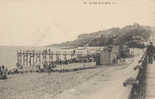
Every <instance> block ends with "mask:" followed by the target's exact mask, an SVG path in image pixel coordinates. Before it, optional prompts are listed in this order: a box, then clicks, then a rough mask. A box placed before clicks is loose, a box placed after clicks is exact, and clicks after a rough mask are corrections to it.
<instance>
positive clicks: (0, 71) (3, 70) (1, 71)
mask: <svg viewBox="0 0 155 99" xmlns="http://www.w3.org/2000/svg"><path fill="white" fill-rule="evenodd" d="M7 73H8V69H7V67H5V66H4V65H2V66H0V79H7Z"/></svg>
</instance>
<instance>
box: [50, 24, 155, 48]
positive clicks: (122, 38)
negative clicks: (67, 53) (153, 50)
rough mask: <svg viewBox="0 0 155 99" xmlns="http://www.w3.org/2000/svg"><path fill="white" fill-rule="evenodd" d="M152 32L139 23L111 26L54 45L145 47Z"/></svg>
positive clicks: (149, 28)
mask: <svg viewBox="0 0 155 99" xmlns="http://www.w3.org/2000/svg"><path fill="white" fill-rule="evenodd" d="M151 32H152V28H151V27H149V26H142V25H139V24H133V25H127V26H125V27H123V28H111V29H108V30H104V31H97V32H94V33H89V34H81V35H79V36H78V39H76V40H74V41H68V42H64V43H61V44H55V45H52V46H65V47H66V46H68V47H69V46H72V47H73V46H74V47H78V46H106V45H122V44H127V45H129V46H130V47H143V46H144V44H143V42H146V41H147V40H148V39H149V37H150V35H151Z"/></svg>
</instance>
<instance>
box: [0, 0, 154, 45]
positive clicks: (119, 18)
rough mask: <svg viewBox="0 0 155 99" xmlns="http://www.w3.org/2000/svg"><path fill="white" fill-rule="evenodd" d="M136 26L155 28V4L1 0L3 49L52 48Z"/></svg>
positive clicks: (124, 0) (134, 0)
mask: <svg viewBox="0 0 155 99" xmlns="http://www.w3.org/2000/svg"><path fill="white" fill-rule="evenodd" d="M84 2H87V3H88V2H114V4H85V3H84ZM134 23H139V24H141V25H149V26H155V1H154V0H0V35H1V36H0V45H8V46H10V45H16V46H17V45H24V46H40V45H49V44H55V43H61V42H64V41H70V40H75V39H76V38H77V36H78V35H79V34H83V33H91V32H95V31H99V30H104V29H108V28H112V27H123V26H125V25H129V24H134Z"/></svg>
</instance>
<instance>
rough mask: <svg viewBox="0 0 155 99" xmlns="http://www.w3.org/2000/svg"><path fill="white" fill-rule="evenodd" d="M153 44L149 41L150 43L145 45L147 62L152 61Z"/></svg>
mask: <svg viewBox="0 0 155 99" xmlns="http://www.w3.org/2000/svg"><path fill="white" fill-rule="evenodd" d="M154 49H155V48H154V46H153V43H152V42H150V45H149V46H147V56H148V62H149V63H151V64H152V63H153V56H154Z"/></svg>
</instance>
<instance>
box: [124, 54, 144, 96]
mask: <svg viewBox="0 0 155 99" xmlns="http://www.w3.org/2000/svg"><path fill="white" fill-rule="evenodd" d="M146 67H147V54H146V51H144V54H143V56H142V57H141V59H140V60H139V61H138V65H137V66H136V67H135V68H134V70H137V74H136V75H135V78H133V79H131V78H129V79H127V80H126V81H125V82H124V83H123V84H124V85H125V86H127V85H131V86H132V87H131V89H130V93H129V97H128V99H144V97H145V94H144V93H145V79H146V69H147V68H146Z"/></svg>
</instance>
